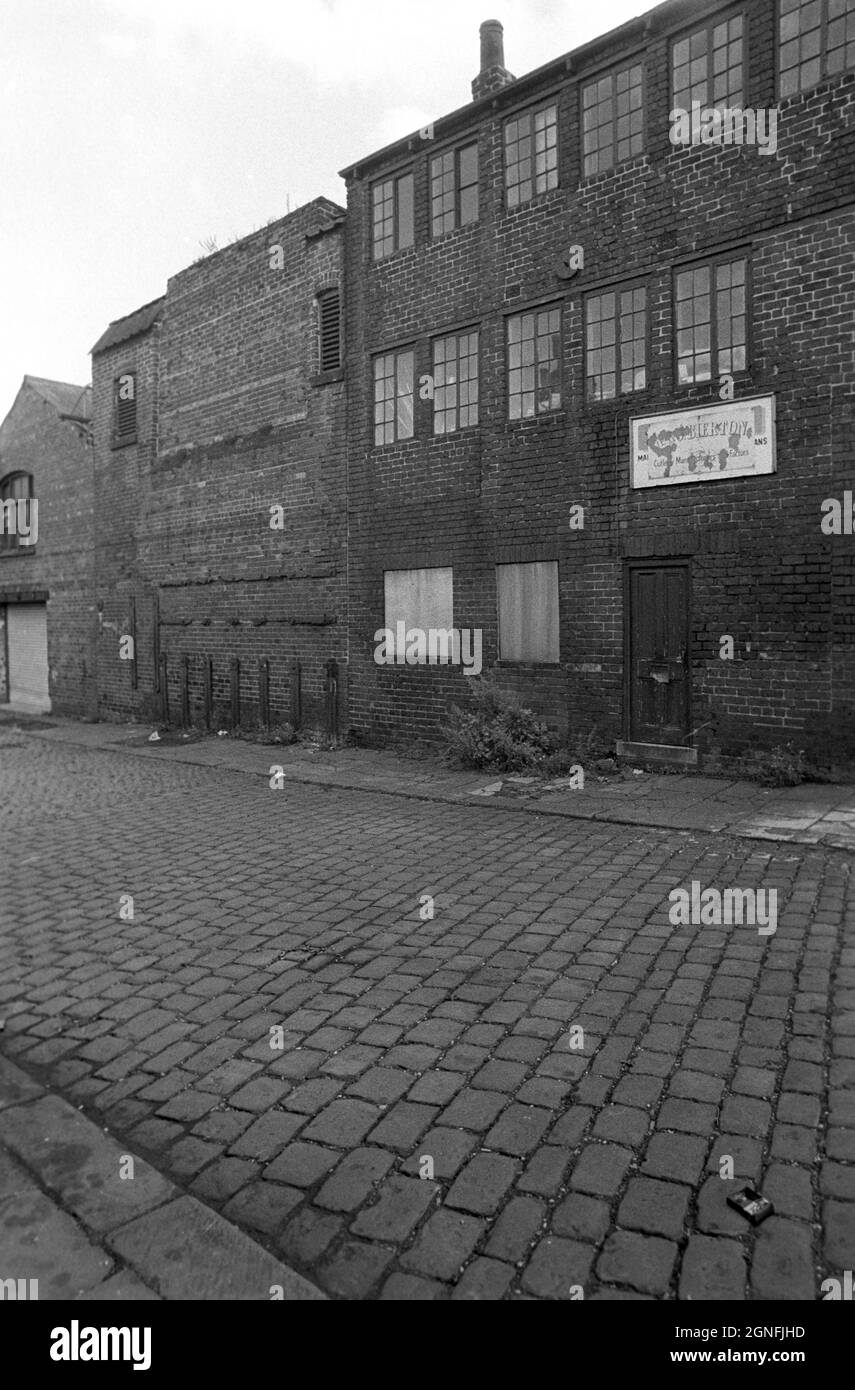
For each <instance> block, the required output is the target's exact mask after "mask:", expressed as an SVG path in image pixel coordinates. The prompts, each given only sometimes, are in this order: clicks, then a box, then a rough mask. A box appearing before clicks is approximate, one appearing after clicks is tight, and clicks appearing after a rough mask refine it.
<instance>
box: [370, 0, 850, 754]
mask: <svg viewBox="0 0 855 1390" xmlns="http://www.w3.org/2000/svg"><path fill="white" fill-rule="evenodd" d="M481 40H482V67H481V72H480V74H479V76H478V77H477V79H476V81H475V83H474V84H473V95H474V98H475V99H474V102H472V103H470V104H469V105H468V106H466V107H463V108H462V109H460V110H458V111H455V112H454V113H452V114H451V115H449V116H446V117H444V118H442V119H439V120H437V121H436V122H435V123H434V124H433V125H432V126H431V127H428V128H426V129H425V130H423V131H421V132H415V133H413V134H412V135H410V136H408V137H407V138H404V139H402V140H400V141H399V142H397V143H396V144H394V145H392V146H390V147H388V148H386V149H384V150H381V151H380V152H378V153H376V154H374V155H371V156H370V157H368V158H366V159H364V160H361V161H360V162H359V163H358V164H355V165H353V166H351V167H350V168H349V169H347V170H346V171H345V173H344V177H345V178H346V180H347V185H348V218H347V283H348V301H347V315H346V321H347V370H348V379H349V416H348V434H349V476H350V493H349V496H350V521H349V536H350V548H349V567H350V569H349V573H350V582H349V600H350V611H351V650H350V686H351V703H350V723H351V725H352V727H353V728H354V729H355V730H357V731H358V732H360V733H361V734H363V735H366V736H369V737H373V738H378V739H382V738H384V737H389V736H395V735H401V736H404V735H408V736H413V735H416V736H418V735H425V736H434V735H436V734H437V733H438V732H439V731H440V729H441V728H442V726H443V722H444V720H445V719H446V715H447V710H448V707H449V704H450V703H451V702H453V701H458V702H465V701H466V698H467V684H468V677H467V676H466V675H465V674H464V673H463V670H462V669H461V668H460V667H455V666H452V665H448V664H436V665H425V664H422V665H418V664H414V665H408V664H406V662H405V661H402V662H399V663H396V664H393V665H388V666H381V665H378V664H377V662H376V660H375V652H376V649H377V641H376V637H375V634H376V633H377V632H378V631H379V630H381V629H387V628H388V629H390V630H393V631H394V630H395V629H396V626H397V623H399V622H400V623H403V624H404V630H410V629H416V628H423V629H425V630H427V629H428V628H430V627H437V628H439V629H447V628H450V627H451V626H452V625H453V626H454V627H455V628H457V629H471V630H476V631H480V632H482V633H483V661H484V669H485V671H491V670H492V671H494V672H495V673H496V674H497V676H498V678H499V679H500V681H501V682H502V683H504V684H505V685H506V686H507V687H509V688H513V689H516V690H518V691H519V692H520V693H521V694H522V695H523V696H524V698H525V700H526V702H528V703H530V704H531V705H532V706H533V707H534V708H535V709H536V710H538V711H540V712H541V713H542V714H543V715H544V716H546V717H547V718H548V719H549V720H550V722H552V723H553V724H555V725H556V726H557V727H558V728H559V729H560V730H562V732H566V733H568V734H569V735H570V736H571V738H575V737H576V736H577V735H583V734H585V733H586V732H589V731H590V730H591V729H592V728H596V729H598V731H599V733H600V734H602V736H603V737H604V738H605V739H607V740H610V741H616V742H619V743H621V744H623V745H624V751H627V752H629V753H630V754H635V755H639V753H641V754H644V753H647V754H649V755H653V754H654V753H661V755H662V756H666V757H673V758H674V759H675V760H677V761H680V760H682V761H686V762H691V761H693V760H695V758H696V755H697V752H698V751H699V750H701V751H703V750H705V749H718V750H722V751H724V752H742V751H745V750H746V749H751V748H755V747H759V748H771V747H775V746H777V745H785V744H787V743H792V744H793V745H794V747H796V748H806V749H808V750H809V751H813V752H814V753H816V754H817V755H820V756H829V755H830V756H834V757H845V756H851V755H852V754H853V752H855V725H853V712H854V711H855V537H853V536H852V535H851V534H849V533H848V532H847V527H846V516H847V515H848V517H849V526H848V531H849V532H851V529H852V524H851V511H852V509H851V505H850V507H849V511H848V514H847V512H846V497H847V490H849V491H848V496H849V500H850V503H851V489H852V487H853V480H855V468H853V443H854V442H855V440H853V431H854V429H855V336H854V335H853V323H855V275H853V265H855V258H854V257H853V253H855V70H854V69H855V0H811V3H803V0H742V2H741V3H736V4H727V5H725V4H721V3H710V2H709V0H668V3H666V4H663V5H659V6H658V7H657V8H656V9H653V10H651V11H650V12H649V13H647V14H645V15H643V16H641V17H639V18H638V19H634V20H632V21H630V22H629V23H627V24H625V25H623V26H621V27H620V28H619V29H616V30H614V31H613V32H611V33H608V34H605V35H604V36H603V37H602V38H599V39H597V40H595V41H594V42H591V43H589V44H586V45H585V46H584V47H582V48H579V49H577V50H576V51H574V52H572V53H570V54H568V55H566V56H562V57H560V58H558V59H556V60H555V61H554V62H551V63H548V64H547V65H546V66H545V67H542V68H540V69H539V70H538V71H536V72H534V73H532V74H530V75H529V76H527V77H524V78H520V79H519V80H516V79H514V78H513V77H512V75H511V73H510V72H508V70H507V68H506V67H505V59H504V51H503V39H502V30H501V25H499V24H497V23H496V22H495V21H489V22H487V24H485V25H484V26H482V33H481ZM736 110H738V112H739V117H740V124H739V126H738V129H739V138H738V139H737V135H736V131H737V126H736V125H735V124H733V123H731V124H730V125H728V121H729V119H730V118H729V117H728V116H727V115H726V111H731V112H733V111H736ZM677 111H684V112H685V113H686V116H685V118H683V117H676V116H674V115H673V113H674V112H677ZM710 113H711V114H710ZM749 113H750V115H749ZM835 503H837V504H839V508H840V516H841V517H842V521H839V524H838V525H837V526H836V527H835V523H834V516H833V515H832V513H833V512H834V506H833V504H835ZM838 520H839V519H838Z"/></svg>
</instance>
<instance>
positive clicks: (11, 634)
mask: <svg viewBox="0 0 855 1390" xmlns="http://www.w3.org/2000/svg"><path fill="white" fill-rule="evenodd" d="M6 619H7V633H8V641H9V646H8V652H9V702H10V704H12V705H25V706H27V708H29V709H32V710H33V711H38V712H39V713H42V714H46V713H47V712H48V711H49V710H50V696H49V695H48V656H47V606H46V605H45V604H44V603H10V604H9V606H8V608H7V609H6Z"/></svg>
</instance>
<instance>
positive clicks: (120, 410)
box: [113, 372, 137, 444]
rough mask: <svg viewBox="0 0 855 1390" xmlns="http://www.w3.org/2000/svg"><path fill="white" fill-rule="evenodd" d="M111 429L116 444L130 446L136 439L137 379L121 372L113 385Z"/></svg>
mask: <svg viewBox="0 0 855 1390" xmlns="http://www.w3.org/2000/svg"><path fill="white" fill-rule="evenodd" d="M113 427H114V433H115V437H116V443H117V444H131V443H133V441H134V440H135V439H136V437H137V379H136V377H135V375H134V373H133V372H123V373H122V375H121V376H119V377H116V380H115V382H114V384H113Z"/></svg>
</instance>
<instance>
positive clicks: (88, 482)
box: [0, 376, 95, 716]
mask: <svg viewBox="0 0 855 1390" xmlns="http://www.w3.org/2000/svg"><path fill="white" fill-rule="evenodd" d="M90 410H91V392H90V390H89V388H88V387H84V386H73V385H69V384H68V383H67V382H62V381H46V380H44V379H43V378H42V377H35V376H25V377H24V380H23V382H22V384H21V388H20V390H19V392H18V394H17V396H16V397H15V400H14V403H13V405H12V407H11V409H10V411H9V413H8V415H7V416H6V418H5V420H4V421H3V423H2V424H0V707H2V706H3V705H5V706H7V707H10V708H12V709H13V710H16V711H23V712H28V713H46V712H50V711H53V712H54V713H59V714H68V715H78V716H91V715H93V714H94V712H95V614H94V603H93V597H92V583H93V565H94V526H93V464H92V447H91V441H90V425H89V419H90Z"/></svg>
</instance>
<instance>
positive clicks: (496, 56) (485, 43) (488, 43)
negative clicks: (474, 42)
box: [481, 19, 505, 72]
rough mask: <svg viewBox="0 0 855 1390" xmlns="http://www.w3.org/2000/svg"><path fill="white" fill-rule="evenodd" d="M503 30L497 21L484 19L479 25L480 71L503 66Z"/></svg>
mask: <svg viewBox="0 0 855 1390" xmlns="http://www.w3.org/2000/svg"><path fill="white" fill-rule="evenodd" d="M504 35H505V30H504V27H503V26H502V24H501V23H500V22H499V20H498V19H485V20H484V23H483V24H482V25H481V71H482V72H488V71H489V69H490V68H503V67H504V66H505V38H504Z"/></svg>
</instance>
